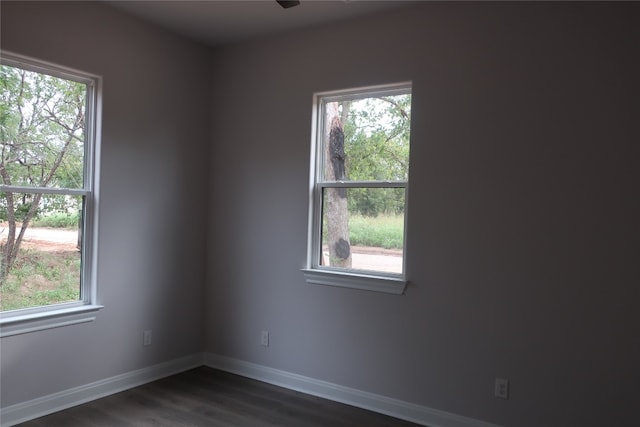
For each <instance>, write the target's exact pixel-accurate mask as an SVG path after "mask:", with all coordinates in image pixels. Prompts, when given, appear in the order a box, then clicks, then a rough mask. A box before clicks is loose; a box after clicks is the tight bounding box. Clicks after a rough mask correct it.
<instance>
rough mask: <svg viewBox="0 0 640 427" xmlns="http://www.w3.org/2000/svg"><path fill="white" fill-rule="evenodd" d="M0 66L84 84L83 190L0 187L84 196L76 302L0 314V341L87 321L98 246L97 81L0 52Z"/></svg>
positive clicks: (95, 306)
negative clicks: (84, 183)
mask: <svg viewBox="0 0 640 427" xmlns="http://www.w3.org/2000/svg"><path fill="white" fill-rule="evenodd" d="M0 63H2V64H6V65H10V66H17V67H20V68H24V69H27V70H30V71H35V72H38V73H43V74H49V75H52V76H55V77H60V78H63V79H67V80H73V81H76V82H79V83H84V84H86V85H87V88H88V89H87V110H86V111H85V117H87V118H91V119H87V120H86V129H85V134H86V138H87V141H88V144H87V147H86V153H85V158H86V160H85V182H86V183H87V184H86V185H85V188H83V189H73V190H66V189H56V188H48V189H44V190H43V189H34V188H30V187H22V186H0V187H2V188H1V189H2V190H3V191H20V192H41V193H49V194H56V193H65V194H69V193H71V194H77V195H82V196H86V197H85V212H86V213H87V214H86V215H85V216H84V231H83V239H84V243H83V245H82V250H83V254H82V257H83V260H84V262H83V267H82V271H81V276H82V279H81V283H82V289H81V291H80V294H81V297H82V300H80V301H74V302H70V303H63V304H53V305H49V306H40V307H31V308H25V309H18V310H9V311H4V312H0V338H4V337H7V336H12V335H19V334H25V333H30V332H35V331H41V330H45V329H52V328H58V327H63V326H69V325H75V324H79V323H85V322H91V321H93V320H95V319H96V316H95V313H96V312H97V311H98V310H100V309H102V308H103V306H102V305H100V304H99V303H98V293H97V266H98V263H97V259H98V256H97V255H98V254H97V248H98V206H99V204H98V200H99V188H100V185H99V179H100V144H101V137H100V136H101V134H102V129H101V125H102V122H101V117H102V78H101V77H100V76H97V75H94V74H90V73H86V72H84V71H79V70H75V69H71V68H67V67H61V66H59V65H56V64H52V63H48V62H45V61H41V60H38V59H35V58H30V57H27V56H24V55H19V54H15V53H11V52H7V51H2V53H1V55H0Z"/></svg>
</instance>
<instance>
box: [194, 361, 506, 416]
mask: <svg viewBox="0 0 640 427" xmlns="http://www.w3.org/2000/svg"><path fill="white" fill-rule="evenodd" d="M204 360H205V365H206V366H209V367H211V368H215V369H220V370H222V371H227V372H231V373H234V374H238V375H242V376H244V377H248V378H252V379H255V380H259V381H263V382H266V383H269V384H274V385H277V386H280V387H284V388H288V389H291V390H295V391H299V392H302V393H306V394H310V395H313V396H318V397H322V398H325V399H329V400H333V401H336V402H340V403H346V404H348V405H351V406H355V407H358V408H362V409H367V410H370V411H374V412H378V413H381V414H385V415H389V416H392V417H395V418H399V419H402V420H406V421H410V422H413V423H416V424H421V425H425V426H429V427H500V426H498V425H497V424H492V423H488V422H485V421H480V420H476V419H474V418H469V417H463V416H461V415H456V414H452V413H450V412H445V411H440V410H438V409H432V408H429V407H426V406H421V405H416V404H413V403H409V402H404V401H402V400H397V399H392V398H389V397H386V396H381V395H378V394H373V393H369V392H366V391H362V390H356V389H353V388H349V387H344V386H341V385H338V384H333V383H329V382H326V381H321V380H317V379H314V378H309V377H305V376H302V375H298V374H293V373H290V372H286V371H281V370H278V369H273V368H269V367H266V366H262V365H257V364H255V363H250V362H245V361H242V360H237V359H231V358H228V357H223V356H219V355H217V354H211V353H205V355H204Z"/></svg>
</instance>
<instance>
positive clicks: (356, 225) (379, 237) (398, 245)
mask: <svg viewBox="0 0 640 427" xmlns="http://www.w3.org/2000/svg"><path fill="white" fill-rule="evenodd" d="M403 230H404V216H403V215H380V216H378V217H375V218H373V217H370V216H362V215H350V216H349V240H350V242H351V245H352V246H374V247H379V248H385V249H402V248H403V246H404V242H403Z"/></svg>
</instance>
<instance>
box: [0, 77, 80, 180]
mask: <svg viewBox="0 0 640 427" xmlns="http://www.w3.org/2000/svg"><path fill="white" fill-rule="evenodd" d="M86 94H87V86H86V85H85V84H83V83H77V82H74V81H71V80H66V79H62V78H58V77H52V76H49V75H46V74H41V73H36V72H32V71H26V70H23V69H20V68H16V67H11V66H8V65H2V66H0V103H1V106H0V149H1V155H2V159H1V160H2V162H1V166H0V167H1V168H3V169H5V172H6V174H5V173H3V174H2V182H1V183H2V184H4V185H17V186H33V187H57V188H83V187H84V179H83V175H84V141H85V106H86V101H87V100H86Z"/></svg>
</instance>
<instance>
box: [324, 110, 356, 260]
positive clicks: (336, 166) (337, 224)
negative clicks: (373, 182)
mask: <svg viewBox="0 0 640 427" xmlns="http://www.w3.org/2000/svg"><path fill="white" fill-rule="evenodd" d="M324 138H325V144H324V146H325V152H324V156H325V157H324V158H325V162H324V163H325V171H324V173H325V179H326V180H329V181H340V180H344V179H345V153H344V130H343V127H342V122H341V121H340V115H339V113H338V103H337V102H330V103H328V104H327V105H326V111H325V134H324ZM325 192H326V199H325V200H326V206H325V207H324V210H325V212H326V215H327V216H326V218H327V244H328V246H329V265H330V266H332V267H343V268H351V244H350V243H349V213H348V211H347V190H346V189H345V188H327V189H325Z"/></svg>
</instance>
